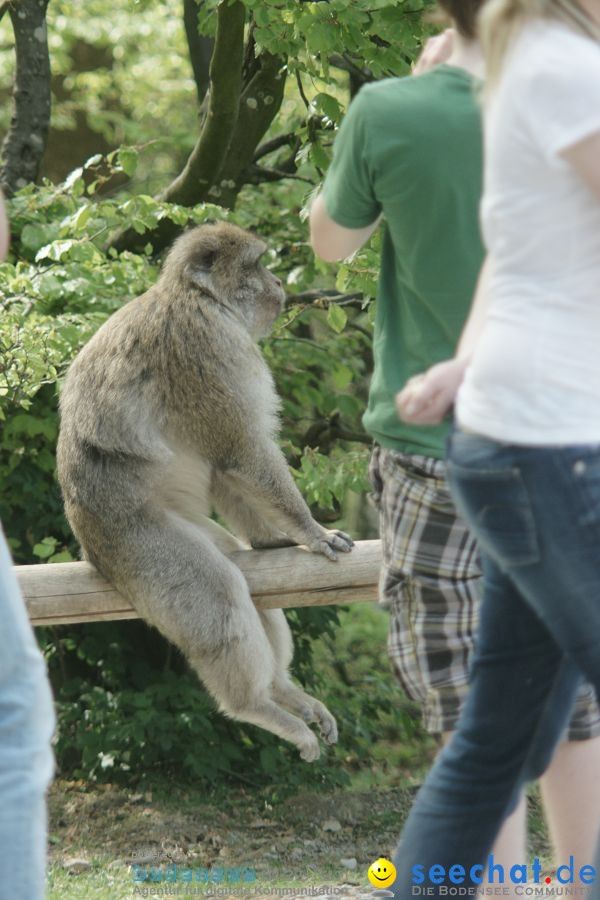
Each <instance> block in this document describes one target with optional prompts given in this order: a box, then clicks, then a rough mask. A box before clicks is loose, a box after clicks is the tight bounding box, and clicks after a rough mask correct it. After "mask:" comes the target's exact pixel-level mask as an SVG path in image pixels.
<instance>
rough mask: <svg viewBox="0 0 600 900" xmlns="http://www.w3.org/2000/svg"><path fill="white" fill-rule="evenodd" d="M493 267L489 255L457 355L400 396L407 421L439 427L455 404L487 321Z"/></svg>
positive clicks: (412, 382)
mask: <svg viewBox="0 0 600 900" xmlns="http://www.w3.org/2000/svg"><path fill="white" fill-rule="evenodd" d="M491 265H492V263H491V260H490V257H489V256H488V257H487V258H486V260H485V262H484V264H483V266H482V269H481V272H480V273H479V280H478V282H477V289H476V291H475V297H474V300H473V305H472V306H471V312H470V313H469V318H468V319H467V321H466V323H465V326H464V328H463V331H462V334H461V337H460V341H459V342H458V347H457V350H456V356H455V357H454V358H453V359H448V360H445V361H444V362H441V363H438V364H437V365H435V366H432V367H431V368H430V369H428V370H427V372H425V373H424V374H422V375H415V377H414V378H411V379H409V381H407V382H406V384H405V386H404V387H403V389H402V390H401V391H400V392H399V393H398V394H397V395H396V409H397V410H398V415H399V416H400V418H401V419H403V420H404V421H405V422H409V423H411V424H413V425H437V424H438V422H441V421H442V419H443V418H444V416H445V415H446V413H447V412H448V410H449V409H450V407H451V406H452V404H453V403H454V400H455V398H456V394H457V393H458V389H459V387H460V385H461V383H462V380H463V377H464V374H465V370H466V368H467V366H468V365H469V362H470V360H471V357H472V355H473V351H474V349H475V347H476V346H477V341H478V340H479V336H480V334H481V331H482V328H483V323H484V321H485V312H486V307H487V296H488V285H489V280H490V270H491Z"/></svg>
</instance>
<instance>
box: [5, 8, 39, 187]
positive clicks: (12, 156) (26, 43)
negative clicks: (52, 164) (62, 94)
mask: <svg viewBox="0 0 600 900" xmlns="http://www.w3.org/2000/svg"><path fill="white" fill-rule="evenodd" d="M7 6H8V13H9V15H10V18H11V22H12V27H13V31H14V34H15V54H16V59H17V71H16V76H15V87H14V92H13V101H14V107H13V114H12V119H11V123H10V129H9V131H8V134H7V135H6V138H5V139H4V144H3V145H2V151H1V153H0V156H1V157H2V161H3V162H2V169H1V170H0V183H1V184H2V188H3V190H4V191H5V193H6V194H8V195H9V196H10V195H11V194H13V193H14V192H15V191H18V190H19V189H20V188H22V187H25V185H26V184H28V183H29V182H31V181H35V180H36V178H37V176H38V172H39V168H40V163H41V161H42V157H43V155H44V150H45V149H46V140H47V137H48V128H49V126H50V58H49V55H48V34H47V29H46V8H47V6H48V0H20V2H19V3H15V4H14V5H13V4H4V5H3V6H2V8H1V9H0V12H4V11H5V9H6V7H7Z"/></svg>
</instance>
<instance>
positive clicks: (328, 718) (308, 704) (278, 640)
mask: <svg viewBox="0 0 600 900" xmlns="http://www.w3.org/2000/svg"><path fill="white" fill-rule="evenodd" d="M259 616H260V618H261V621H262V623H263V626H264V629H265V632H266V634H267V637H268V638H269V641H270V643H271V647H272V648H273V654H274V657H275V672H274V675H273V682H272V684H273V687H272V690H273V699H274V700H276V701H277V703H281V705H282V706H285V707H286V708H287V709H289V710H291V711H292V712H294V713H296V714H297V715H299V716H302V718H303V719H304V721H305V722H309V723H310V722H316V723H317V724H318V726H319V731H320V732H321V736H322V738H323V740H324V741H325V742H326V743H327V744H335V743H336V742H337V739H338V731H337V723H336V721H335V719H334V717H333V716H332V715H331V713H330V712H329V710H328V709H327V707H326V706H325V704H324V703H321V701H320V700H317V699H316V698H315V697H311V696H310V694H307V693H306V692H305V691H303V690H302V689H301V688H299V687H298V686H297V685H295V684H294V682H293V681H292V680H291V678H290V676H289V674H288V668H289V666H290V663H291V661H292V657H293V654H294V645H293V641H292V633H291V631H290V626H289V625H288V623H287V620H286V618H285V615H284V613H283V610H281V609H265V610H263V611H262V612H260V613H259Z"/></svg>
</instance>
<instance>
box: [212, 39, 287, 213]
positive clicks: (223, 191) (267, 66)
mask: <svg viewBox="0 0 600 900" xmlns="http://www.w3.org/2000/svg"><path fill="white" fill-rule="evenodd" d="M257 62H258V68H257V69H256V71H255V73H254V75H253V76H252V77H251V78H250V81H249V82H248V83H247V84H246V85H245V87H244V90H243V92H242V95H241V97H240V104H239V115H238V120H237V124H236V127H235V132H234V135H233V140H232V141H231V145H230V148H229V153H228V155H227V159H226V161H225V165H224V166H223V169H222V171H221V174H220V179H221V184H220V185H219V186H217V188H216V191H218V194H217V193H216V191H215V197H216V199H217V201H218V202H219V203H220V204H221V205H222V206H225V207H228V208H230V209H231V208H233V205H234V203H235V199H236V197H237V195H238V193H239V192H240V188H241V187H242V185H243V184H244V183H245V182H246V178H245V173H246V170H247V169H248V167H249V166H250V165H251V164H252V161H253V159H254V155H255V153H256V147H257V145H258V143H259V141H260V140H261V138H262V137H263V135H264V134H265V132H266V131H268V129H269V126H270V125H271V122H272V121H273V119H274V118H275V116H276V115H277V113H278V112H279V108H280V106H281V102H282V100H283V90H284V87H285V74H284V69H283V60H282V59H281V58H280V57H278V56H273V55H272V54H271V53H267V52H266V51H263V52H262V53H261V54H260V56H259V57H258V59H257ZM212 194H213V191H211V195H212Z"/></svg>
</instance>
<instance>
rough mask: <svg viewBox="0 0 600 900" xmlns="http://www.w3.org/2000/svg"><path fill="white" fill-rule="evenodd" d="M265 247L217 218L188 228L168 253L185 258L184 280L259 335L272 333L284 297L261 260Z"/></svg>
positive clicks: (260, 242)
mask: <svg viewBox="0 0 600 900" xmlns="http://www.w3.org/2000/svg"><path fill="white" fill-rule="evenodd" d="M266 249H267V247H266V244H265V243H264V242H263V241H261V240H260V239H259V238H257V237H256V236H255V235H253V234H250V233H249V232H247V231H243V230H242V229H241V228H237V227H236V226H234V225H229V224H228V223H221V224H220V225H205V226H201V227H199V228H195V229H193V230H192V231H191V232H188V233H187V234H186V235H185V236H184V237H183V238H182V239H180V241H179V242H177V244H176V245H175V247H174V248H173V251H172V254H171V258H172V259H173V260H174V261H177V260H179V261H180V262H181V263H183V271H184V273H185V276H184V277H185V278H186V280H188V281H189V282H191V283H192V284H193V285H194V286H195V287H196V288H200V289H201V290H202V292H203V293H204V294H205V295H208V296H209V297H212V298H213V300H214V301H215V302H216V303H217V304H219V305H220V306H221V307H224V308H225V309H227V310H228V311H229V312H230V313H233V314H234V315H235V316H236V318H238V319H239V320H240V321H241V322H242V323H243V324H244V326H245V328H246V329H247V330H248V332H249V333H250V334H251V335H252V337H253V338H254V339H256V340H258V338H261V337H264V336H265V335H267V334H268V333H269V332H270V330H271V327H272V325H273V322H274V321H275V319H276V318H277V316H278V315H279V314H280V312H281V311H282V309H283V304H284V301H285V292H284V290H283V287H282V285H281V281H280V280H279V278H277V277H276V276H275V275H273V273H272V272H270V271H269V269H267V268H266V266H265V265H264V264H263V257H264V254H265V252H266ZM182 251H185V255H184V254H183V253H182ZM168 264H169V260H167V265H168Z"/></svg>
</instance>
